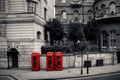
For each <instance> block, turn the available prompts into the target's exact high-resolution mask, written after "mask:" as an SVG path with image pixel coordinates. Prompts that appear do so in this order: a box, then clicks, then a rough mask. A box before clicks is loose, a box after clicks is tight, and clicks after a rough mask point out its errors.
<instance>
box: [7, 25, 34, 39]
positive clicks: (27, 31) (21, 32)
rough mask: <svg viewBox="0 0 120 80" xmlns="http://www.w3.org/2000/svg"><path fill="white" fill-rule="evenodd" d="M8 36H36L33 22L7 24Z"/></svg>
mask: <svg viewBox="0 0 120 80" xmlns="http://www.w3.org/2000/svg"><path fill="white" fill-rule="evenodd" d="M6 37H7V38H8V39H9V38H10V39H11V38H34V24H33V23H14V24H7V28H6Z"/></svg>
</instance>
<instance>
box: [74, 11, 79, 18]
mask: <svg viewBox="0 0 120 80" xmlns="http://www.w3.org/2000/svg"><path fill="white" fill-rule="evenodd" d="M73 14H74V18H75V19H78V18H79V11H78V10H75V11H74V13H73Z"/></svg>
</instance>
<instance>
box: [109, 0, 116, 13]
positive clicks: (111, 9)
mask: <svg viewBox="0 0 120 80" xmlns="http://www.w3.org/2000/svg"><path fill="white" fill-rule="evenodd" d="M115 13H116V4H115V3H114V2H112V3H110V14H111V15H114V14H115Z"/></svg>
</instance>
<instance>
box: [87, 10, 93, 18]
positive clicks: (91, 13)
mask: <svg viewBox="0 0 120 80" xmlns="http://www.w3.org/2000/svg"><path fill="white" fill-rule="evenodd" d="M87 13H88V20H91V19H92V15H93V12H92V10H88V12H87Z"/></svg>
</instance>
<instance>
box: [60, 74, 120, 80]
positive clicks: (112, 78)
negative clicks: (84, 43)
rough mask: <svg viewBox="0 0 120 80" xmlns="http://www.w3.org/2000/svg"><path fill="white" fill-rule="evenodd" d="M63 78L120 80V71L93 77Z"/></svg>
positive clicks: (74, 79) (72, 79)
mask: <svg viewBox="0 0 120 80" xmlns="http://www.w3.org/2000/svg"><path fill="white" fill-rule="evenodd" d="M62 80H120V73H114V74H106V75H99V76H91V77H81V78H71V79H62Z"/></svg>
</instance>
